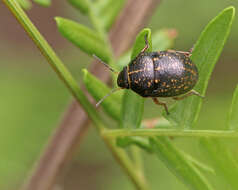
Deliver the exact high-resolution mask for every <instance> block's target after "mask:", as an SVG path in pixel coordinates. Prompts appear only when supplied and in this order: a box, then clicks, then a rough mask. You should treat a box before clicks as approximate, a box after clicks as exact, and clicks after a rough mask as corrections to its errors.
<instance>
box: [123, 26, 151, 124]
mask: <svg viewBox="0 0 238 190" xmlns="http://www.w3.org/2000/svg"><path fill="white" fill-rule="evenodd" d="M146 35H147V39H148V42H149V50H151V49H152V44H151V31H150V29H147V28H145V29H143V30H142V31H141V32H140V33H139V34H138V35H137V37H136V41H135V44H134V46H133V51H132V55H131V60H133V59H134V58H135V57H136V56H137V55H138V54H139V53H140V52H141V50H142V49H143V48H144V47H145V36H146ZM143 111H144V98H143V97H141V96H139V95H137V94H136V93H135V92H133V91H132V90H126V91H125V94H124V96H123V103H122V120H121V121H122V122H121V127H122V128H139V127H140V124H141V120H142V116H143Z"/></svg>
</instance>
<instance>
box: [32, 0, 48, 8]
mask: <svg viewBox="0 0 238 190" xmlns="http://www.w3.org/2000/svg"><path fill="white" fill-rule="evenodd" d="M34 2H35V3H38V4H39V5H41V6H44V7H49V6H50V5H51V0H34Z"/></svg>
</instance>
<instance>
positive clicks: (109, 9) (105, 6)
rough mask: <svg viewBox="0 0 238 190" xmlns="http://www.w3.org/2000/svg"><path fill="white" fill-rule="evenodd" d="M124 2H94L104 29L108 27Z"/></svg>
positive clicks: (107, 0)
mask: <svg viewBox="0 0 238 190" xmlns="http://www.w3.org/2000/svg"><path fill="white" fill-rule="evenodd" d="M125 2H126V1H125V0H117V1H115V0H105V1H98V3H96V5H95V6H96V7H97V8H98V16H99V17H100V19H101V20H102V23H103V25H104V28H105V29H106V30H109V29H110V27H111V26H112V24H113V23H114V21H115V19H116V17H117V15H118V14H119V13H120V11H121V9H122V7H123V6H124V4H125Z"/></svg>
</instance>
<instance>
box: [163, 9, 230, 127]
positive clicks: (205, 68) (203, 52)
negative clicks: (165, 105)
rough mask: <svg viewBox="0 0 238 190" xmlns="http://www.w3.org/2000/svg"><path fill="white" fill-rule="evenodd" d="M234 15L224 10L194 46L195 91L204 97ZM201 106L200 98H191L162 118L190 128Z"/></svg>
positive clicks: (192, 57) (181, 102)
mask: <svg viewBox="0 0 238 190" xmlns="http://www.w3.org/2000/svg"><path fill="white" fill-rule="evenodd" d="M234 14H235V9H234V7H228V8H226V9H224V10H223V11H222V12H221V13H220V14H219V15H218V16H217V17H215V18H214V19H213V20H212V21H211V22H210V23H209V24H208V25H207V26H206V28H205V29H204V31H203V32H202V34H201V36H200V38H199V40H198V41H197V43H196V44H195V47H194V50H193V53H192V56H191V59H192V61H193V62H194V63H195V64H196V65H197V67H198V70H199V74H200V76H199V82H198V84H197V85H196V86H195V90H196V91H198V92H200V93H201V94H202V95H205V92H206V89H207V85H208V80H209V78H210V75H211V73H212V70H213V68H214V66H215V64H216V62H217V59H218V57H219V55H220V54H221V51H222V48H223V46H224V44H225V42H226V39H227V37H228V35H229V33H230V29H231V25H232V22H233V18H234ZM201 105H202V99H201V98H200V97H197V96H191V97H188V98H186V99H184V100H182V101H179V102H177V104H176V105H174V106H173V107H172V109H170V115H166V114H164V116H165V117H166V118H167V119H168V120H169V121H171V122H173V123H174V124H175V125H177V126H179V127H185V128H190V127H193V126H194V124H195V123H196V121H197V118H198V115H199V112H200V109H201Z"/></svg>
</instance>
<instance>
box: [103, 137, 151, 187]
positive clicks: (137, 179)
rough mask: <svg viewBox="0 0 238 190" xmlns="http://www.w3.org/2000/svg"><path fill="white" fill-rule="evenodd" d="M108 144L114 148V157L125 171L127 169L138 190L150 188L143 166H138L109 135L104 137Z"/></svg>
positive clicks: (110, 147) (111, 148)
mask: <svg viewBox="0 0 238 190" xmlns="http://www.w3.org/2000/svg"><path fill="white" fill-rule="evenodd" d="M104 141H105V143H106V145H107V146H108V147H109V149H110V150H112V153H113V156H114V158H115V159H116V160H117V161H118V162H119V163H120V164H121V166H122V167H123V168H124V170H125V171H127V174H128V176H129V177H130V179H131V180H132V181H133V183H134V184H135V186H136V188H137V189H138V190H148V189H149V188H148V185H147V183H146V180H145V178H144V174H143V173H142V171H141V170H140V169H141V168H136V167H135V166H134V164H133V163H132V162H131V160H130V158H129V157H128V155H127V153H126V152H125V151H124V150H123V149H120V148H118V147H116V145H115V143H114V141H113V140H112V139H109V138H107V137H104Z"/></svg>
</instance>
